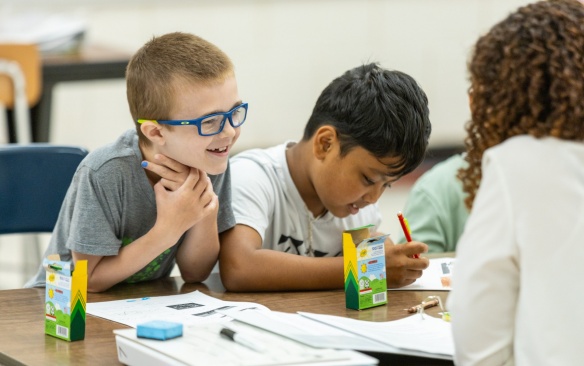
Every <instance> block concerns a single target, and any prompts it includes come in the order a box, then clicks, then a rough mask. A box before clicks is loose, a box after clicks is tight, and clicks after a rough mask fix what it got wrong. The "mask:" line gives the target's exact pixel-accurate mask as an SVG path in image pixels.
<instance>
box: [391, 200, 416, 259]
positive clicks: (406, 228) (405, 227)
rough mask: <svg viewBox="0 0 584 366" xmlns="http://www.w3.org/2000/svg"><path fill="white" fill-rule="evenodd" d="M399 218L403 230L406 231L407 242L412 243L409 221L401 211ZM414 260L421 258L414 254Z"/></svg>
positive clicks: (398, 214)
mask: <svg viewBox="0 0 584 366" xmlns="http://www.w3.org/2000/svg"><path fill="white" fill-rule="evenodd" d="M397 218H398V219H399V223H400V225H401V227H402V230H403V231H404V235H405V237H406V240H407V241H408V243H409V242H411V241H412V234H411V232H410V225H409V224H408V219H406V218H405V217H404V215H402V213H401V211H400V212H398V213H397ZM413 257H414V258H420V255H419V254H414V256H413Z"/></svg>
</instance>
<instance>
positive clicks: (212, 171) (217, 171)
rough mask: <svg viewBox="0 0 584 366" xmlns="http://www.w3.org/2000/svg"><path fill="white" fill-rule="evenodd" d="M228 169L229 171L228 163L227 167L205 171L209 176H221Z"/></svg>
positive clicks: (211, 168) (215, 167)
mask: <svg viewBox="0 0 584 366" xmlns="http://www.w3.org/2000/svg"><path fill="white" fill-rule="evenodd" d="M226 169H227V162H226V163H225V165H221V166H212V167H209V168H207V169H205V172H206V173H207V174H209V175H219V174H222V173H225V170H226Z"/></svg>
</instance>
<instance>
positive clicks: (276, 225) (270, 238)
mask: <svg viewBox="0 0 584 366" xmlns="http://www.w3.org/2000/svg"><path fill="white" fill-rule="evenodd" d="M291 144H294V143H293V142H288V143H285V144H281V145H278V146H274V147H271V148H268V149H253V150H248V151H245V152H242V153H240V154H238V155H236V156H234V157H233V158H231V161H230V165H231V179H232V182H231V187H232V190H233V191H232V207H233V212H234V214H235V220H236V222H237V224H243V225H247V226H249V227H251V228H253V229H254V230H256V231H257V232H258V233H259V234H260V236H261V237H262V240H263V245H262V247H263V248H264V249H273V250H278V251H281V252H287V253H292V254H300V255H304V256H315V257H325V256H326V257H334V256H340V255H342V254H343V248H342V232H343V230H346V229H353V228H356V227H360V226H364V225H369V224H372V225H375V228H374V229H372V231H373V230H376V229H377V228H378V227H379V224H380V223H381V215H380V213H379V209H378V207H377V205H376V204H375V205H369V206H367V207H365V208H363V209H361V210H359V213H358V214H357V215H351V216H348V217H346V218H338V217H334V216H333V215H332V214H331V213H330V212H328V211H327V213H326V214H324V215H323V216H321V217H318V218H315V217H314V215H313V214H312V213H311V212H310V211H309V210H308V209H307V208H306V205H305V204H304V201H303V200H302V198H301V196H300V193H299V192H298V189H297V188H296V186H295V185H294V182H293V181H292V177H291V176H290V171H289V170H288V164H287V163H286V148H287V146H290V145H291ZM311 248H312V253H311Z"/></svg>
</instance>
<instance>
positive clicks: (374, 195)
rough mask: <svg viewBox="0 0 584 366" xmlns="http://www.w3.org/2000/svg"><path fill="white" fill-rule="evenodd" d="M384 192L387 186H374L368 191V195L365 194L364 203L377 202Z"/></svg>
mask: <svg viewBox="0 0 584 366" xmlns="http://www.w3.org/2000/svg"><path fill="white" fill-rule="evenodd" d="M384 190H385V186H384V185H383V184H375V185H373V186H372V187H371V189H370V190H368V191H367V193H365V195H364V196H363V201H365V202H367V204H371V203H375V202H377V201H378V200H379V198H380V197H381V194H382V193H383V191H384Z"/></svg>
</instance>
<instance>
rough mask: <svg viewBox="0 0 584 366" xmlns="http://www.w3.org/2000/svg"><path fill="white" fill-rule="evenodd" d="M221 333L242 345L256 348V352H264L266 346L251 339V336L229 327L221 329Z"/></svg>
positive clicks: (252, 348)
mask: <svg viewBox="0 0 584 366" xmlns="http://www.w3.org/2000/svg"><path fill="white" fill-rule="evenodd" d="M219 334H220V335H221V336H223V337H225V338H227V339H229V340H232V341H233V342H235V343H238V344H241V345H242V346H245V347H247V348H249V349H251V350H254V351H256V352H263V351H264V350H265V349H266V347H264V345H262V344H259V343H258V342H257V341H255V340H253V339H251V338H250V337H248V336H246V335H244V334H241V333H238V332H235V331H234V330H231V329H229V328H223V329H221V331H220V332H219Z"/></svg>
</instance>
